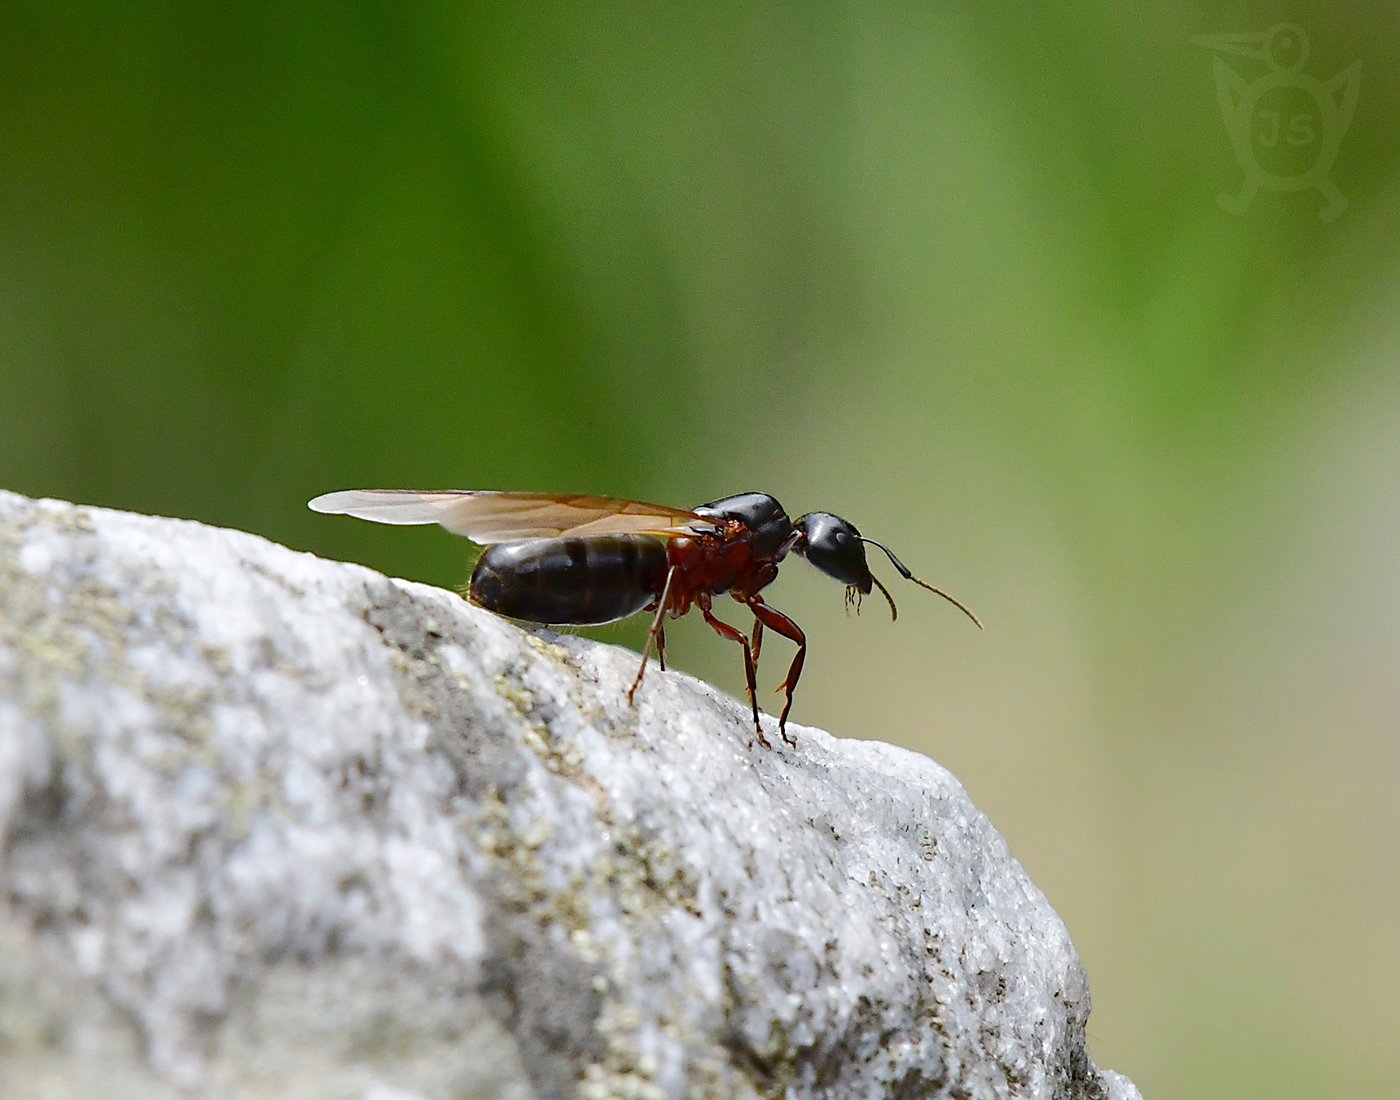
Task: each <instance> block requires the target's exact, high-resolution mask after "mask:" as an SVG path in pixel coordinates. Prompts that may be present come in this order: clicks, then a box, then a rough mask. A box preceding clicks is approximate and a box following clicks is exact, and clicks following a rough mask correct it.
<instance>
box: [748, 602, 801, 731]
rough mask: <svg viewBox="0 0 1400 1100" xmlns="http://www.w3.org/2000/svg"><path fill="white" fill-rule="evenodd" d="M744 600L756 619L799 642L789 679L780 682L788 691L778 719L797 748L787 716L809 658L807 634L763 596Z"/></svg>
mask: <svg viewBox="0 0 1400 1100" xmlns="http://www.w3.org/2000/svg"><path fill="white" fill-rule="evenodd" d="M744 602H745V603H747V604H748V605H749V609H750V610H751V611H752V612H753V616H754V619H755V620H757V621H758V622H761V623H766V624H767V625H768V626H769V627H771V628H772V629H773V630H776V631H777V632H778V633H779V634H781V635H782V636H783V637H784V638H787V639H788V640H789V641H793V642H796V643H797V656H795V657H793V659H792V664H791V666H789V668H788V674H787V679H786V680H784V681H783V682H782V683H781V684H779V685H778V689H777V690H779V691H786V692H787V701H786V702H785V703H783V713H782V716H781V717H780V718H779V719H778V732H779V733H781V734H782V735H783V740H784V741H786V742H787V743H788V744H789V745H792V746H793V747H794V748H795V747H796V746H797V742H796V741H794V740H793V739H792V738H791V737H789V736H788V735H787V716H788V711H790V710H791V709H792V693H793V692H794V691H795V690H796V689H797V681H798V679H799V678H800V677H801V675H802V664H803V662H804V661H806V659H807V635H805V634H803V633H802V628H801V627H800V626H798V625H797V624H796V623H795V622H793V621H792V620H791V619H789V618H788V617H787V616H786V615H784V614H783V613H782V612H781V611H778V610H776V609H775V608H772V607H769V606H768V605H767V604H766V603H764V602H763V599H762V597H761V596H756V595H755V596H750V597H749V598H748V599H747V600H745V601H744Z"/></svg>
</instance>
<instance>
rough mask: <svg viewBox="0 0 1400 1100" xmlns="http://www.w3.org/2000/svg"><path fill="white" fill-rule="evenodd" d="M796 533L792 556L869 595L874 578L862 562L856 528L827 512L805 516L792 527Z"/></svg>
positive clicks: (810, 513)
mask: <svg viewBox="0 0 1400 1100" xmlns="http://www.w3.org/2000/svg"><path fill="white" fill-rule="evenodd" d="M793 526H794V527H796V528H797V530H798V538H797V542H796V543H795V544H794V545H793V548H792V552H793V553H794V554H799V555H801V556H802V557H804V558H806V559H807V560H808V561H809V562H811V563H812V564H813V565H815V566H816V567H817V568H818V569H820V570H821V571H822V572H823V573H825V574H826V575H827V576H828V577H830V578H832V580H838V581H840V582H841V583H842V584H844V585H849V586H850V587H851V588H854V589H857V590H858V591H859V592H860V593H861V595H863V596H868V595H870V587H871V584H872V582H873V581H874V578H873V577H872V576H871V575H870V566H869V565H867V564H866V562H865V543H864V542H863V541H861V537H860V532H859V531H857V530H856V529H855V525H854V524H851V523H847V522H846V521H845V520H844V519H842V518H841V517H840V516H833V515H832V514H831V513H830V512H808V513H807V514H806V515H805V516H801V517H800V518H799V519H798V520H797V522H796V523H794V524H793Z"/></svg>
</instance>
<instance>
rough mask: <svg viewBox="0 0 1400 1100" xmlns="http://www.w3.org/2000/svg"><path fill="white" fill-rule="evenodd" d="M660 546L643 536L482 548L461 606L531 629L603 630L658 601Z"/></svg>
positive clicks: (662, 566)
mask: <svg viewBox="0 0 1400 1100" xmlns="http://www.w3.org/2000/svg"><path fill="white" fill-rule="evenodd" d="M666 569H667V556H666V543H665V542H664V541H663V540H662V539H658V538H650V537H648V536H644V535H591V536H586V537H585V536H578V537H574V538H563V539H528V540H526V541H524V542H503V543H497V544H496V545H494V546H490V547H488V548H487V550H486V552H485V553H484V554H482V555H481V558H480V559H479V560H478V561H477V563H476V568H475V569H474V570H473V571H472V579H471V583H470V585H469V587H468V599H470V600H471V601H472V603H474V604H477V605H478V606H480V607H484V608H486V610H488V611H494V612H496V613H497V614H499V615H508V616H510V617H511V618H512V619H524V620H526V621H527V622H532V623H576V624H579V625H589V624H596V623H610V622H613V621H614V620H615V619H625V618H627V616H628V615H635V614H636V613H637V612H638V611H641V610H642V608H644V607H646V606H647V604H649V603H651V602H653V601H654V600H656V599H657V598H658V597H659V596H660V595H661V589H662V586H663V585H665V583H666Z"/></svg>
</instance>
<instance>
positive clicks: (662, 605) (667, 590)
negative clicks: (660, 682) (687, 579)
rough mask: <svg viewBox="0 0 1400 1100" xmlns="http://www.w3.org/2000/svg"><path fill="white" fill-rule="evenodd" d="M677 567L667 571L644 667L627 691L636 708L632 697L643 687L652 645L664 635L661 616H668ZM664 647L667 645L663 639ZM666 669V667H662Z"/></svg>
mask: <svg viewBox="0 0 1400 1100" xmlns="http://www.w3.org/2000/svg"><path fill="white" fill-rule="evenodd" d="M675 576H676V567H675V566H674V565H673V566H671V568H670V569H668V570H667V571H666V584H665V586H664V587H663V588H662V589H661V596H660V598H659V599H657V601H656V618H654V619H652V620H651V629H650V630H648V631H647V644H646V645H645V646H644V647H643V648H642V667H641V668H639V669H637V678H636V679H635V680H633V681H632V686H631V687H630V688H628V689H627V704H628V706H634V705H635V704H634V703H633V702H632V696H634V695H636V694H637V689H638V688H639V687H641V686H642V677H643V676H645V675H646V671H647V656H648V655H649V654H650V653H651V647H652V644H653V643H654V642H655V641H656V636H657V635H658V634H660V633H662V625H661V616H663V615H665V614H666V597H667V596H669V595H670V594H671V581H672V580H674V579H675ZM661 644H662V645H663V646H664V645H665V644H666V643H665V639H664V638H663V639H662V643H661ZM661 667H662V668H663V669H665V667H666V666H665V665H664V664H663V665H662V666H661Z"/></svg>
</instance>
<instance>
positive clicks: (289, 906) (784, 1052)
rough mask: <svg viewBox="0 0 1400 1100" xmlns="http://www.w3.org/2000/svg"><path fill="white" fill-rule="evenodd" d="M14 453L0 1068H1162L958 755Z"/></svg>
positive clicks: (9, 1082)
mask: <svg viewBox="0 0 1400 1100" xmlns="http://www.w3.org/2000/svg"><path fill="white" fill-rule="evenodd" d="M635 662H636V656H635V655H634V654H632V653H630V652H628V651H625V650H619V649H616V648H613V647H609V646H604V645H598V644H595V643H591V642H588V641H585V640H582V639H578V638H573V637H568V636H559V635H555V634H553V633H550V632H548V631H539V632H535V633H529V632H526V631H523V630H520V629H518V628H517V627H515V626H513V625H511V624H510V623H508V622H505V621H503V620H501V619H499V618H497V617H495V616H493V615H490V614H488V613H486V612H483V611H480V610H479V609H477V608H474V607H471V606H469V605H468V604H466V603H464V602H463V601H462V600H461V599H459V598H458V597H456V596H454V595H452V594H450V593H448V592H444V591H441V590H438V589H434V588H429V587H426V586H424V585H419V584H410V583H406V582H403V581H396V580H389V579H386V578H385V577H383V576H380V575H378V574H376V573H372V572H370V571H368V570H366V569H363V568H359V567H357V566H354V565H345V564H340V563H335V562H327V561H323V560H321V559H319V558H316V557H314V556H312V555H310V554H302V553H295V552H293V551H290V550H287V549H285V548H283V547H280V546H277V545H274V544H271V543H268V542H266V541H264V540H262V539H259V538H256V537H254V536H252V535H248V534H244V533H241V532H237V531H226V530H218V529H214V528H209V527H205V526H202V525H200V524H196V523H190V522H184V521H177V520H168V519H155V518H150V517H145V516H137V515H129V514H124V513H118V512H110V511H103V510H100V509H93V508H81V507H74V506H72V505H67V504H62V503H57V502H51V501H45V502H35V501H30V500H27V499H25V498H23V497H18V496H15V495H13V494H8V493H0V853H3V855H0V860H2V862H0V1095H3V1096H5V1097H13V1098H27V1097H35V1098H38V1097H46V1098H47V1097H55V1098H57V1097H99V1096H100V1097H103V1098H104V1100H111V1098H117V1097H141V1098H143V1100H154V1098H162V1097H182V1096H190V1095H198V1096H214V1097H297V1098H310V1100H315V1098H320V1097H327V1098H329V1097H354V1098H357V1100H359V1098H363V1100H414V1098H423V1100H428V1098H438V1097H444V1098H446V1097H490V1096H499V1097H518V1098H522V1100H523V1098H526V1097H531V1096H535V1097H541V1098H552V1097H572V1096H578V1097H582V1098H584V1100H603V1098H607V1097H618V1098H628V1100H663V1098H680V1097H709V1096H714V1097H731V1096H732V1097H751V1096H766V1097H768V1096H771V1097H777V1096H785V1097H792V1098H794V1100H795V1098H801V1097H829V1098H833V1100H835V1098H845V1097H862V1098H864V1097H870V1098H874V1097H950V1098H952V1097H956V1098H972V1097H977V1098H980V1097H1013V1096H1014V1097H1057V1098H1058V1097H1065V1098H1081V1097H1082V1098H1104V1100H1130V1098H1134V1097H1137V1096H1138V1093H1137V1090H1136V1089H1135V1088H1134V1087H1133V1085H1132V1084H1131V1082H1129V1081H1128V1079H1127V1078H1125V1077H1121V1076H1119V1075H1117V1074H1114V1073H1111V1072H1107V1071H1100V1070H1098V1069H1097V1068H1096V1067H1095V1065H1094V1063H1093V1061H1092V1060H1091V1059H1090V1057H1089V1055H1088V1053H1087V1052H1086V1050H1085V1045H1084V1030H1085V1023H1086V1019H1087V1017H1088V1013H1089V993H1088V987H1087V984H1086V981H1085V978H1084V974H1083V971H1082V970H1081V968H1080V965H1079V960H1078V957H1077V955H1076V954H1075V950H1074V947H1073V945H1072V944H1071V943H1070V940H1069V936H1068V934H1067V933H1066V931H1065V928H1064V926H1063V924H1062V923H1061V921H1060V919H1059V917H1058V916H1057V915H1056V914H1055V912H1054V911H1053V910H1052V909H1051V908H1050V906H1049V904H1048V903H1047V902H1046V900H1045V898H1044V897H1043V896H1042V895H1041V893H1040V891H1039V890H1037V889H1036V888H1035V886H1033V885H1032V884H1031V882H1030V881H1029V879H1028V878H1027V877H1026V875H1025V872H1024V871H1023V870H1022V869H1021V867H1020V865H1019V864H1018V863H1017V862H1016V861H1015V860H1014V859H1013V858H1012V857H1011V855H1010V854H1009V852H1008V851H1007V848H1006V844H1005V842H1004V841H1003V840H1002V838H1001V837H1000V836H999V835H998V834H997V832H996V830H995V829H993V828H992V826H991V824H990V823H989V822H988V821H987V819H986V818H985V817H984V816H983V815H982V814H981V813H980V812H978V810H977V809H976V808H975V807H974V806H973V805H972V803H971V802H970V801H969V799H968V797H967V795H966V793H965V792H964V791H963V789H962V788H961V787H960V786H959V785H958V783H957V781H956V780H955V779H953V777H952V776H951V775H949V774H948V772H946V771H945V770H944V769H942V768H941V767H939V766H938V765H937V764H935V763H933V762H932V761H931V760H928V759H926V758H925V757H922V756H919V755H916V754H914V753H911V752H907V751H904V750H901V749H897V748H893V747H891V746H889V745H884V744H880V743H877V742H860V741H849V740H837V739H835V738H833V737H831V736H829V735H828V734H826V733H823V732H821V731H819V730H814V729H807V728H803V727H799V726H792V727H789V729H790V732H792V733H793V734H794V735H795V737H796V740H797V747H796V748H795V749H794V748H791V747H790V746H787V745H785V744H784V743H783V742H782V740H781V739H780V738H778V737H777V735H776V729H775V728H774V729H772V730H770V732H769V740H770V741H772V743H773V745H774V746H775V747H774V748H773V749H771V750H767V749H764V748H762V747H761V746H758V745H755V744H754V743H753V741H754V737H753V730H752V727H751V721H750V718H749V716H748V712H747V710H746V708H745V707H744V706H743V705H741V704H739V703H736V702H735V701H734V700H732V699H729V698H728V697H726V696H723V695H721V694H719V693H717V692H715V691H714V690H713V689H711V688H709V687H707V686H706V685H705V684H703V683H700V682H698V681H696V680H694V679H691V678H689V677H686V676H683V675H679V674H676V673H667V674H661V673H659V671H658V670H656V669H655V668H653V669H652V670H651V671H650V672H649V673H648V675H647V679H646V682H645V684H644V686H643V688H642V689H641V691H640V692H639V693H638V706H637V707H636V709H633V708H631V707H629V706H628V704H627V702H626V698H625V692H626V688H627V686H628V684H629V683H630V681H631V679H632V676H633V675H634V673H635V669H636V665H635Z"/></svg>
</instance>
